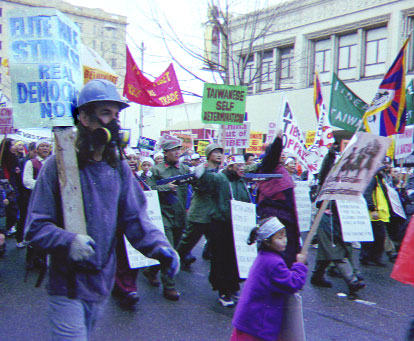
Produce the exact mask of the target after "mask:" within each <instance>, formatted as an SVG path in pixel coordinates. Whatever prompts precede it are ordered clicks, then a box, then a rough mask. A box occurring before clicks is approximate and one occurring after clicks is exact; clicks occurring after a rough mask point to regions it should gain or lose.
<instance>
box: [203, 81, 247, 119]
mask: <svg viewBox="0 0 414 341" xmlns="http://www.w3.org/2000/svg"><path fill="white" fill-rule="evenodd" d="M246 97H247V87H246V86H236V85H225V84H211V83H204V92H203V102H202V107H201V121H202V122H203V123H214V124H233V125H242V124H243V122H244V117H245V111H246Z"/></svg>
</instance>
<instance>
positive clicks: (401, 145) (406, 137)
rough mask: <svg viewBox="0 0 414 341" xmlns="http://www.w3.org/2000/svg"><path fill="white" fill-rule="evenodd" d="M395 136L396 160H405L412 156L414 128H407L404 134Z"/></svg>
mask: <svg viewBox="0 0 414 341" xmlns="http://www.w3.org/2000/svg"><path fill="white" fill-rule="evenodd" d="M394 136H395V147H394V159H404V158H406V157H407V156H409V155H411V154H412V153H413V151H414V149H413V138H414V126H412V125H411V126H406V127H405V130H404V133H402V134H397V135H394Z"/></svg>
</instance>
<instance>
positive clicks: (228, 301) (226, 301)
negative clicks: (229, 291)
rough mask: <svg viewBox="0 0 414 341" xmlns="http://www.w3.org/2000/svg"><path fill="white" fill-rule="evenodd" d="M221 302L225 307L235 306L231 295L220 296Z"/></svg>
mask: <svg viewBox="0 0 414 341" xmlns="http://www.w3.org/2000/svg"><path fill="white" fill-rule="evenodd" d="M219 302H220V303H221V305H222V306H223V307H232V306H234V301H233V300H232V298H231V296H230V295H220V296H219Z"/></svg>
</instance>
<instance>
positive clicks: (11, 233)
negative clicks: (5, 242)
mask: <svg viewBox="0 0 414 341" xmlns="http://www.w3.org/2000/svg"><path fill="white" fill-rule="evenodd" d="M16 232H17V230H16V228H15V227H14V226H12V227H11V228H10V230H8V231H7V232H6V236H11V235H13V234H15V233H16Z"/></svg>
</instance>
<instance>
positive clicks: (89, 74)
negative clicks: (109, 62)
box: [83, 65, 118, 84]
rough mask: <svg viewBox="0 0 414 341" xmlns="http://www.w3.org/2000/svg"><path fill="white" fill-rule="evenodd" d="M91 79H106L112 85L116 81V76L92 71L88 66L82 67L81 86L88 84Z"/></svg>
mask: <svg viewBox="0 0 414 341" xmlns="http://www.w3.org/2000/svg"><path fill="white" fill-rule="evenodd" d="M92 79H106V80H108V81H110V82H112V83H114V84H116V82H117V80H118V76H116V75H113V74H112V73H109V72H105V71H102V70H98V69H94V68H91V67H89V66H85V65H84V66H83V84H86V83H88V82H89V81H90V80H92Z"/></svg>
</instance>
